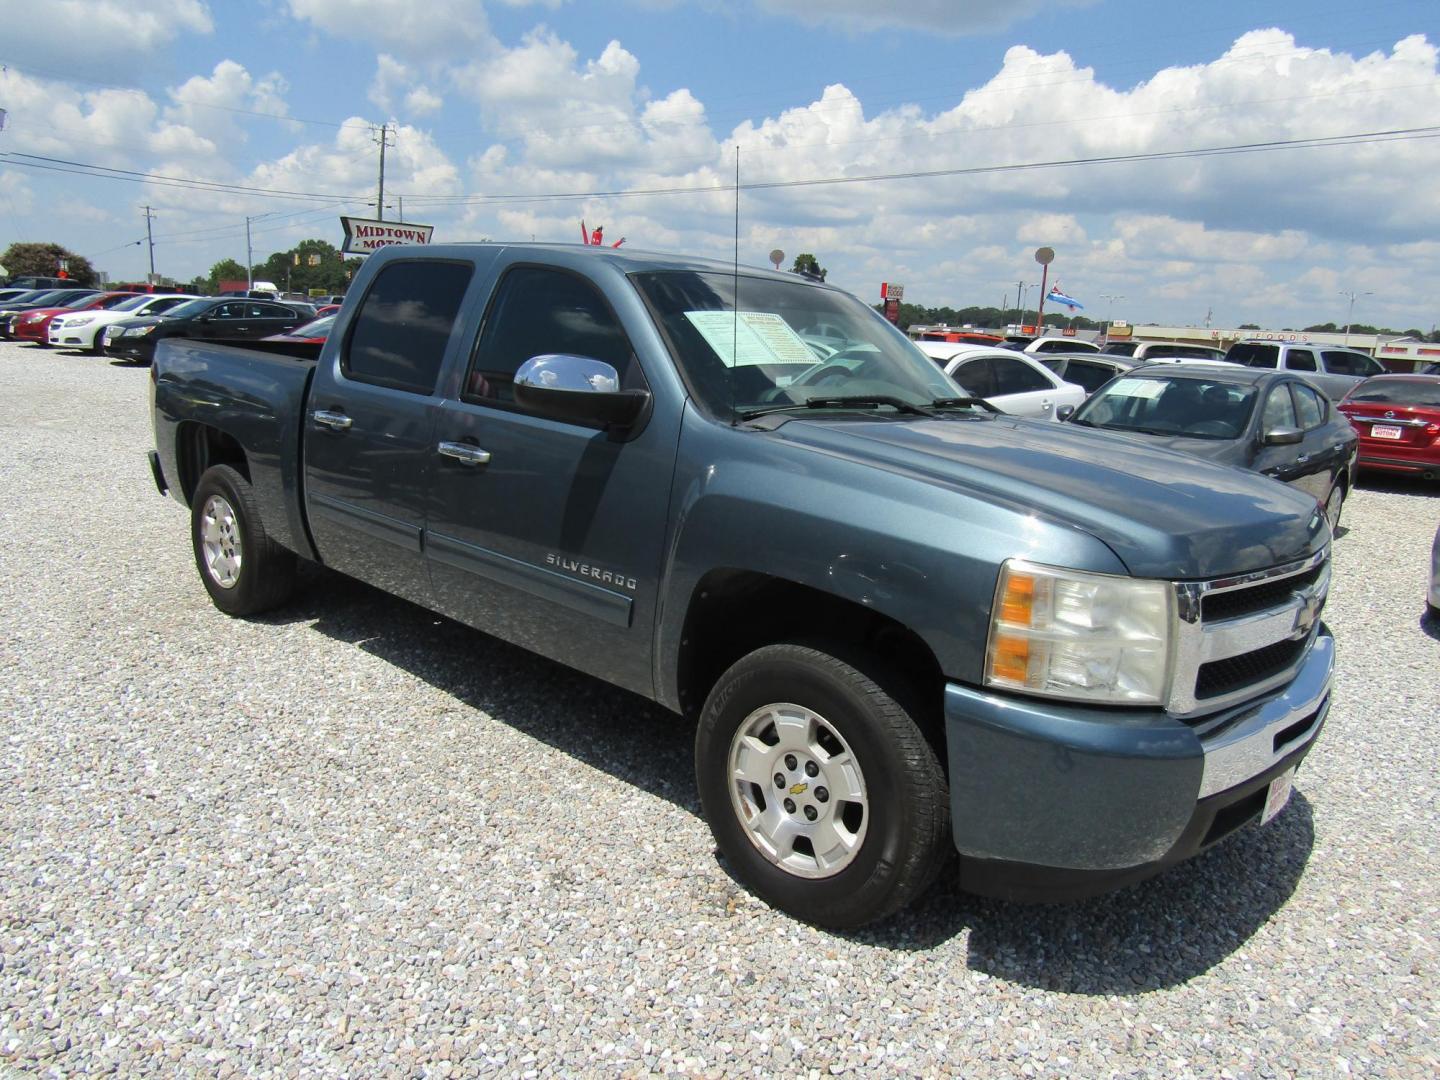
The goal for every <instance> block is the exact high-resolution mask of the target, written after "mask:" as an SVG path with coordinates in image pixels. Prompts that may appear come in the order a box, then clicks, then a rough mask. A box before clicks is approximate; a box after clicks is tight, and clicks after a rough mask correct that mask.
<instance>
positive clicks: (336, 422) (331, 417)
mask: <svg viewBox="0 0 1440 1080" xmlns="http://www.w3.org/2000/svg"><path fill="white" fill-rule="evenodd" d="M310 419H311V420H314V421H315V423H317V424H321V425H323V426H324V427H328V428H334V429H335V430H336V431H344V430H345V429H346V428H348V427H349V426H350V424H351V422H352V421H351V420H350V417H348V416H346V415H345V414H344V413H341V412H326V411H325V410H324V409H318V410H316V411H315V412H312V413H311V414H310Z"/></svg>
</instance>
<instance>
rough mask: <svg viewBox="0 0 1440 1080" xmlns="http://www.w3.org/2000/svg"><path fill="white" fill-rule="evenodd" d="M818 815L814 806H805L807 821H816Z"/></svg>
mask: <svg viewBox="0 0 1440 1080" xmlns="http://www.w3.org/2000/svg"><path fill="white" fill-rule="evenodd" d="M816 816H817V815H816V811H815V808H814V807H813V806H807V807H805V820H806V821H814V820H815V818H816Z"/></svg>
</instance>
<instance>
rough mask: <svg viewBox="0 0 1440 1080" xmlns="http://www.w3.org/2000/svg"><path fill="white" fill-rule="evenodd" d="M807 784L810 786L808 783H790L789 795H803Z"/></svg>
mask: <svg viewBox="0 0 1440 1080" xmlns="http://www.w3.org/2000/svg"><path fill="white" fill-rule="evenodd" d="M809 786H810V785H809V784H791V785H790V794H791V795H804V794H805V789H806V788H808V787H809Z"/></svg>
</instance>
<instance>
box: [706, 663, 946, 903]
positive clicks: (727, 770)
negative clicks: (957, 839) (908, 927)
mask: <svg viewBox="0 0 1440 1080" xmlns="http://www.w3.org/2000/svg"><path fill="white" fill-rule="evenodd" d="M887 687H888V688H890V689H887ZM907 692H908V684H906V683H905V682H903V681H901V680H899V679H897V678H896V677H894V676H892V675H890V674H889V673H888V672H887V671H886V670H885V669H884V668H883V667H881V666H880V665H879V664H877V663H875V662H873V661H872V660H870V659H868V658H864V659H857V660H856V661H855V662H853V663H852V662H847V661H846V660H843V659H840V658H839V657H837V656H834V655H831V654H830V653H829V652H822V651H821V650H820V649H817V648H812V647H810V646H807V645H799V644H782V645H768V646H766V647H764V648H761V649H757V650H756V651H755V652H752V653H750V654H749V655H748V656H745V657H743V658H742V659H741V660H739V661H738V662H737V663H736V664H735V665H734V666H732V667H731V668H730V669H729V670H728V671H726V672H725V674H724V675H722V676H721V677H720V679H719V681H718V682H716V684H715V686H714V688H713V689H712V690H711V692H710V696H709V698H708V699H707V700H706V702H705V708H704V710H703V712H702V713H701V717H700V724H699V727H698V729H697V731H696V734H695V773H696V783H697V786H698V788H699V793H700V802H701V805H702V807H703V808H704V812H705V818H706V820H707V821H708V822H709V823H710V829H711V831H712V832H713V833H714V836H715V841H716V843H717V844H718V845H719V848H720V851H721V853H722V854H723V855H724V857H725V859H726V861H727V862H728V863H729V865H730V866H731V868H732V869H733V871H734V873H735V875H736V876H737V877H738V878H739V879H740V880H741V881H742V882H743V883H744V884H745V885H746V886H747V887H748V888H750V889H752V890H753V891H754V892H755V893H757V894H758V895H759V896H761V897H762V898H764V899H765V900H766V901H768V902H769V903H770V904H772V905H774V906H775V907H777V908H780V909H781V910H783V911H786V912H789V913H790V914H791V915H794V916H795V917H797V918H800V919H803V920H805V921H807V922H811V923H814V924H816V925H819V926H824V927H829V928H832V929H837V930H848V929H853V928H855V927H859V926H863V925H864V924H866V923H869V922H873V921H875V920H876V919H880V918H883V917H884V916H886V915H889V914H891V913H892V912H895V911H898V910H899V909H900V908H902V907H904V906H905V905H906V904H908V903H910V902H911V901H912V900H914V899H915V898H916V897H918V896H919V895H920V894H921V893H923V892H924V891H925V890H926V889H927V888H929V886H930V884H931V882H933V881H934V879H935V875H936V874H937V873H938V872H939V871H940V869H941V867H942V866H943V865H944V862H945V859H946V857H947V855H948V844H949V840H950V795H949V786H948V785H947V783H946V781H945V774H944V771H943V769H942V768H941V765H940V761H939V760H938V759H937V757H936V753H935V749H934V748H933V747H932V746H931V745H930V743H929V742H928V741H927V740H926V738H925V736H924V734H923V733H922V732H921V730H920V728H919V726H918V725H917V724H916V722H915V719H913V718H912V714H911V712H909V711H907V710H906V709H905V708H904V707H902V705H901V704H900V700H897V697H898V698H899V699H902V700H903V699H904V697H905V695H906V694H907ZM781 703H783V704H786V705H792V706H799V707H801V708H803V709H806V710H809V711H810V712H811V713H813V714H815V715H816V716H817V717H819V718H820V719H821V720H822V721H823V724H825V725H828V727H829V728H831V729H833V732H832V733H831V735H830V738H831V739H832V740H833V738H834V736H837V735H838V737H839V739H840V740H843V744H842V748H848V751H849V753H850V754H851V755H852V756H853V758H854V761H855V763H856V764H857V765H858V766H859V769H860V772H861V773H862V774H863V787H864V800H863V807H861V814H860V816H859V818H858V820H859V822H860V824H861V825H863V829H861V828H858V827H856V826H855V824H854V823H853V822H851V823H848V824H846V825H845V828H847V829H848V830H849V831H850V833H851V835H852V836H853V837H854V838H856V839H858V843H857V844H856V846H855V847H854V848H853V849H852V853H851V854H849V855H847V856H844V858H846V859H848V861H845V862H843V865H841V866H840V868H839V869H838V870H836V871H833V872H829V873H828V874H827V875H826V876H817V875H818V874H820V873H824V872H825V868H824V867H822V866H821V865H820V864H819V860H816V859H814V850H813V845H811V844H810V841H809V840H808V839H806V840H805V841H804V844H806V845H809V846H810V848H811V850H810V851H809V852H808V853H807V852H805V851H803V850H802V849H801V847H799V846H794V847H793V849H792V851H791V852H789V853H788V857H789V858H790V859H792V860H796V865H802V864H808V865H803V867H802V872H795V871H794V870H792V869H787V868H786V867H782V866H780V865H779V864H778V861H777V858H776V857H774V856H773V855H772V856H767V855H766V854H764V853H762V850H761V847H760V844H761V843H762V842H764V840H762V839H752V836H753V835H754V834H755V832H756V831H763V826H762V827H761V829H760V830H752V828H751V825H750V824H747V821H750V822H752V823H755V822H759V821H760V820H761V818H762V817H763V816H764V814H766V813H772V812H773V813H774V814H775V815H777V816H778V815H780V814H781V813H782V811H785V812H787V813H788V814H789V816H790V817H791V818H793V819H794V821H795V824H796V827H797V828H799V829H802V830H803V829H805V828H806V827H807V826H806V825H805V824H804V823H802V822H801V819H800V812H801V811H805V812H807V813H808V811H809V809H816V810H817V811H818V812H819V813H820V814H821V815H824V814H825V813H826V811H827V810H828V811H829V812H830V814H831V815H832V816H833V817H834V819H835V821H840V819H841V816H842V807H844V810H843V813H844V814H849V815H852V816H853V812H854V811H855V810H856V809H857V806H858V805H859V804H854V803H849V804H847V803H845V802H844V801H843V798H842V797H841V796H836V797H834V799H833V802H832V801H830V800H829V798H828V797H827V798H826V799H825V800H824V801H825V802H826V803H827V804H828V805H825V806H821V805H814V804H812V805H810V806H800V807H798V809H790V808H788V807H786V805H785V802H786V801H787V798H788V797H789V796H795V797H796V798H797V799H800V800H805V799H807V798H808V799H812V800H815V799H820V796H821V794H822V793H826V792H825V789H824V788H822V787H821V786H820V783H821V782H826V777H827V775H829V773H828V772H821V773H820V774H819V775H818V777H816V774H814V773H806V772H805V771H804V770H805V767H806V766H805V764H804V763H803V762H797V764H799V765H800V768H799V770H796V769H795V768H793V767H792V766H790V765H789V764H787V758H786V756H785V750H784V747H783V746H779V747H778V748H777V749H776V750H774V751H766V753H767V754H768V753H772V752H773V753H775V755H776V756H775V758H774V761H773V762H771V763H770V764H768V765H766V766H765V778H766V779H767V780H768V779H769V778H770V776H771V775H772V774H771V773H770V772H769V771H768V770H769V769H770V768H774V769H775V770H777V771H776V772H774V773H773V776H774V777H775V782H776V785H778V786H779V787H781V788H783V790H780V791H778V792H777V791H776V789H775V787H771V786H770V785H768V784H767V785H766V787H765V789H764V790H763V791H762V790H761V789H760V785H758V784H748V783H737V782H734V781H732V780H731V768H732V766H731V749H732V743H733V742H734V740H735V739H736V736H737V733H739V732H740V731H741V730H742V728H746V727H747V725H748V728H749V729H751V730H753V728H754V725H756V724H760V723H763V713H764V710H765V709H766V707H768V706H773V705H777V704H781ZM750 745H754V744H753V743H752V744H750ZM831 745H832V746H833V742H832V744H831ZM753 752H754V753H755V754H756V763H757V768H758V763H759V762H761V761H767V762H768V761H770V759H769V758H768V757H766V756H765V755H762V754H760V753H759V751H758V750H756V751H753ZM800 757H801V758H803V757H804V755H803V754H801V755H800ZM815 760H816V761H817V762H825V761H826V760H827V759H825V758H823V757H817V758H816V759H815ZM835 760H836V758H834V757H832V758H829V759H828V764H827V765H826V767H827V768H829V767H831V766H833V765H834V762H835ZM806 776H810V777H815V778H816V782H815V786H814V788H813V791H805V792H799V791H797V790H796V789H797V788H804V787H806V785H807V784H809V783H810V781H808V780H806ZM782 777H783V778H784V779H785V783H784V784H780V780H781V778H782ZM796 780H798V781H800V782H799V783H795V784H794V786H793V787H792V786H791V783H792V781H796ZM732 789H733V791H732ZM767 797H768V798H769V799H774V800H775V801H774V803H773V811H772V809H771V804H770V803H769V802H768V801H767V802H766V803H765V806H764V807H762V808H761V811H762V812H761V813H759V814H757V813H756V807H757V805H758V800H762V799H766V798H767ZM747 800H748V801H747ZM790 801H792V802H793V800H790ZM747 814H748V815H749V816H748V817H747V816H746V815H747ZM825 820H826V819H825V818H824V817H823V816H822V818H821V826H823V825H824V823H825ZM810 821H811V822H814V821H815V819H814V818H811V819H810ZM775 850H776V851H779V847H778V846H777V847H776V849H775ZM832 850H834V849H832ZM781 854H782V855H785V854H786V853H785V852H781ZM837 863H838V860H837ZM804 870H808V871H809V872H810V875H811V876H806V874H805V873H804V872H803V871H804Z"/></svg>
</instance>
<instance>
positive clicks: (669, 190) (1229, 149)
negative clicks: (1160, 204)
mask: <svg viewBox="0 0 1440 1080" xmlns="http://www.w3.org/2000/svg"><path fill="white" fill-rule="evenodd" d="M1437 135H1440V126H1432V127H1417V128H1394V129H1390V130H1385V131H1366V132H1353V133H1350V134H1345V135H1327V136H1319V137H1310V138H1301V139H1272V140H1268V141H1264V142H1255V143H1238V144H1232V145H1224V146H1206V147H1192V148H1188V149H1182V150H1159V151H1145V152H1140V153H1135V154H1109V155H1102V156H1096V157H1084V158H1062V159H1056V160H1051V161H1032V162H1012V163H1008V164H997V165H975V166H966V167H961V168H952V169H925V170H913V171H908V172H894V173H873V174H868V175H861V176H828V177H810V178H805V179H796V180H769V181H758V182H751V183H748V184H745V185H743V186H742V188H741V190H744V191H762V190H776V189H784V188H801V187H822V186H832V185H838V184H867V183H882V182H887V181H894V180H921V179H930V178H935V177H942V176H980V175H988V174H995V173H1011V172H1029V171H1034V170H1040V169H1059V168H1076V167H1082V166H1090V165H1113V164H1124V163H1136V162H1147V161H1175V160H1182V159H1188V158H1201V157H1218V156H1224V155H1230V154H1249V153H1261V152H1268V151H1277V150H1300V149H1320V148H1326V147H1341V146H1359V145H1364V144H1367V143H1377V142H1395V141H1405V140H1410V139H1430V138H1435V137H1436V136H1437ZM3 157H4V159H5V160H8V161H9V162H10V163H11V164H14V165H19V166H22V167H27V168H40V169H52V170H54V171H59V172H76V173H77V174H78V175H82V176H94V177H98V178H100V179H107V180H125V181H130V182H135V183H146V182H149V183H156V184H157V185H159V186H168V187H187V188H192V189H195V190H200V191H219V192H225V193H229V194H242V195H255V196H260V197H265V198H289V199H306V200H312V201H313V200H328V201H330V202H340V203H353V202H359V201H361V200H362V199H363V198H364V197H363V196H361V195H338V194H336V193H334V192H313V191H292V190H288V189H269V188H258V187H253V186H250V185H241V184H227V183H223V182H221V181H215V180H196V179H187V178H183V177H173V176H165V175H162V174H158V173H146V172H140V171H137V170H131V169H113V168H110V167H108V166H100V165H92V164H88V163H86V162H78V161H68V160H65V159H63V158H50V157H42V156H40V155H36V154H15V153H12V154H9V155H4V156H3ZM19 159H25V160H19ZM729 190H731V188H730V187H729V186H728V185H727V186H720V185H710V186H707V187H694V186H683V187H682V186H670V187H653V188H623V189H611V190H597V191H561V192H543V193H542V192H525V193H513V194H512V193H505V194H462V195H415V194H412V195H411V196H410V198H411V199H412V200H413V201H415V202H423V203H426V204H428V205H431V206H441V205H450V206H461V205H469V204H492V203H533V202H541V203H543V202H555V201H573V200H579V199H597V198H636V197H642V196H660V195H704V194H714V193H715V192H717V191H729Z"/></svg>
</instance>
